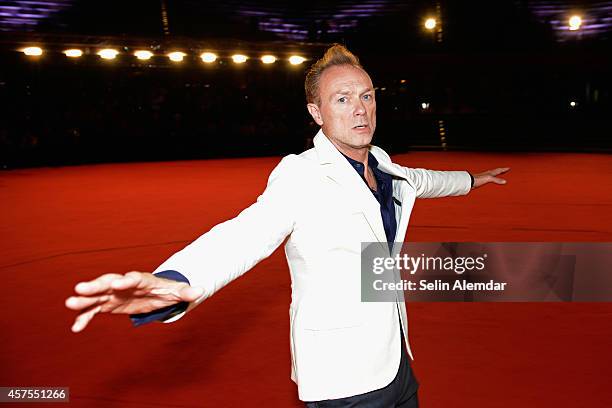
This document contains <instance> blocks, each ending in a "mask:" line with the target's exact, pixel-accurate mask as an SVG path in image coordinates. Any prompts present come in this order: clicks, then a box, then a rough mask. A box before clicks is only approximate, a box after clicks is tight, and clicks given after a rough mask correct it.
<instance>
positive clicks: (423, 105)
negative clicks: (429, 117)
mask: <svg viewBox="0 0 612 408" xmlns="http://www.w3.org/2000/svg"><path fill="white" fill-rule="evenodd" d="M421 109H423V110H427V109H429V102H423V103H421Z"/></svg>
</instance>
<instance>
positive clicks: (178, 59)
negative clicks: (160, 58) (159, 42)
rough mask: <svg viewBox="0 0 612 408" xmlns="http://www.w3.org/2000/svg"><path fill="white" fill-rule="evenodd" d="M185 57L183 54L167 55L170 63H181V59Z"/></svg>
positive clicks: (176, 52) (173, 53) (175, 52)
mask: <svg viewBox="0 0 612 408" xmlns="http://www.w3.org/2000/svg"><path fill="white" fill-rule="evenodd" d="M185 55H187V54H185V53H184V52H180V51H173V52H171V53H169V54H168V58H170V61H174V62H181V61H182V60H183V58H185Z"/></svg>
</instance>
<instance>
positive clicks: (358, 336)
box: [156, 131, 471, 401]
mask: <svg viewBox="0 0 612 408" xmlns="http://www.w3.org/2000/svg"><path fill="white" fill-rule="evenodd" d="M370 151H371V152H372V154H373V155H374V157H376V159H377V160H378V163H379V164H378V168H379V169H380V170H382V171H384V172H386V173H388V174H391V175H392V176H394V180H393V196H394V197H395V198H396V199H397V201H396V200H394V201H396V204H395V216H396V220H397V235H396V237H395V241H396V242H401V241H403V239H404V236H405V234H406V227H407V226H408V219H409V218H410V213H411V211H412V207H413V205H414V200H415V198H417V197H443V196H450V195H461V194H466V193H468V192H469V191H470V187H471V186H470V176H469V174H468V173H467V172H462V171H431V170H424V169H411V168H406V167H402V166H399V165H397V164H394V163H392V162H391V159H390V158H389V156H388V155H387V153H385V152H384V151H383V150H382V149H380V148H378V147H375V146H372V147H371V148H370ZM398 202H399V203H401V205H399V204H398ZM287 237H289V239H288V240H287V242H286V244H285V253H286V256H287V261H288V264H289V271H290V273H291V282H292V285H291V286H292V301H291V307H290V309H289V314H290V319H291V322H290V323H291V325H290V326H291V334H290V339H291V345H290V346H291V356H292V373H291V378H292V379H293V380H294V381H295V382H296V383H297V385H298V392H299V398H300V399H301V400H303V401H316V400H323V399H333V398H342V397H347V396H351V395H357V394H362V393H366V392H369V391H373V390H376V389H380V388H383V387H385V386H386V385H388V384H389V383H390V382H391V381H392V380H393V378H394V377H395V375H396V373H397V371H398V367H399V361H400V344H401V343H400V330H399V322H400V319H401V324H402V327H403V331H404V333H405V335H406V338H405V339H404V340H405V342H406V346H407V347H408V351H409V353H410V356H411V357H412V353H411V351H410V346H409V344H408V320H407V315H406V308H405V304H404V302H403V301H399V302H361V288H360V283H361V277H360V271H361V264H360V259H361V258H360V251H361V243H362V242H377V241H378V242H380V243H384V244H385V245H386V242H387V238H386V235H385V230H384V226H383V223H382V218H381V215H380V206H379V203H378V201H377V200H376V198H375V197H374V196H373V194H372V193H371V191H370V190H369V188H368V187H367V185H366V184H365V183H364V181H363V180H362V179H361V177H360V176H359V175H358V174H357V172H356V171H355V170H354V169H353V167H352V166H351V165H350V163H349V162H348V161H347V160H346V158H344V157H343V156H342V154H341V153H340V152H339V151H338V150H337V149H336V147H335V146H334V145H333V144H332V143H331V142H330V141H329V139H328V138H327V137H326V136H325V135H324V134H323V132H322V131H319V133H318V134H317V135H316V137H315V138H314V148H312V149H310V150H307V151H305V152H304V153H302V154H300V155H289V156H286V157H284V158H283V159H282V160H281V162H280V163H279V164H278V166H277V167H276V168H275V169H274V170H273V171H272V173H271V174H270V178H269V181H268V185H267V187H266V189H265V191H264V192H263V193H262V194H261V195H260V196H259V198H258V199H257V202H256V203H254V204H253V205H251V206H250V207H248V208H247V209H245V210H244V211H242V212H241V213H240V214H239V215H238V216H237V217H235V218H233V219H231V220H229V221H226V222H224V223H221V224H219V225H217V226H215V227H214V228H212V229H211V230H210V231H209V232H207V233H205V234H204V235H202V236H200V237H199V238H198V239H196V240H195V241H194V242H192V243H191V244H189V245H188V246H187V247H185V248H184V249H183V250H181V251H179V252H177V253H176V254H174V255H172V256H171V257H170V258H169V259H168V260H167V261H165V262H164V263H163V264H162V265H160V266H159V267H158V268H157V269H156V271H162V270H168V269H172V270H176V271H179V272H180V273H182V274H183V275H185V276H186V277H187V278H188V279H189V282H190V283H191V285H192V286H198V287H202V288H204V290H205V293H204V295H203V296H202V297H201V298H200V299H198V300H197V301H196V302H194V303H192V304H191V305H190V306H189V308H188V309H187V312H189V311H190V310H191V309H193V308H194V307H195V306H197V305H198V304H199V303H201V302H202V301H203V300H204V299H206V298H207V297H209V296H211V295H212V294H213V293H215V292H216V291H218V290H219V289H221V288H222V287H223V286H225V285H226V284H228V283H229V282H231V281H232V280H234V279H236V278H237V277H239V276H240V275H242V274H243V273H245V272H246V271H248V270H249V269H250V268H252V267H253V266H254V265H255V264H257V262H259V261H260V260H262V259H264V258H266V257H267V256H269V255H270V254H271V253H272V252H273V251H274V250H275V249H276V248H277V247H278V246H279V245H280V244H281V243H282V242H283V241H284V240H285V238H287ZM398 315H399V316H398ZM180 317H182V315H179V316H176V317H174V318H172V319H170V320H169V321H174V320H177V319H178V318H180Z"/></svg>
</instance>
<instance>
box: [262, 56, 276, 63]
mask: <svg viewBox="0 0 612 408" xmlns="http://www.w3.org/2000/svg"><path fill="white" fill-rule="evenodd" d="M261 62H263V63H264V64H274V63H275V62H276V57H275V56H274V55H263V56H262V57H261Z"/></svg>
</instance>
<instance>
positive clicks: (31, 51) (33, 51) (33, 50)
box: [21, 47, 43, 57]
mask: <svg viewBox="0 0 612 408" xmlns="http://www.w3.org/2000/svg"><path fill="white" fill-rule="evenodd" d="M21 52H23V53H24V54H25V55H27V56H30V57H38V56H39V55H42V53H43V50H42V48H40V47H26V48H24V49H22V50H21Z"/></svg>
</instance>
